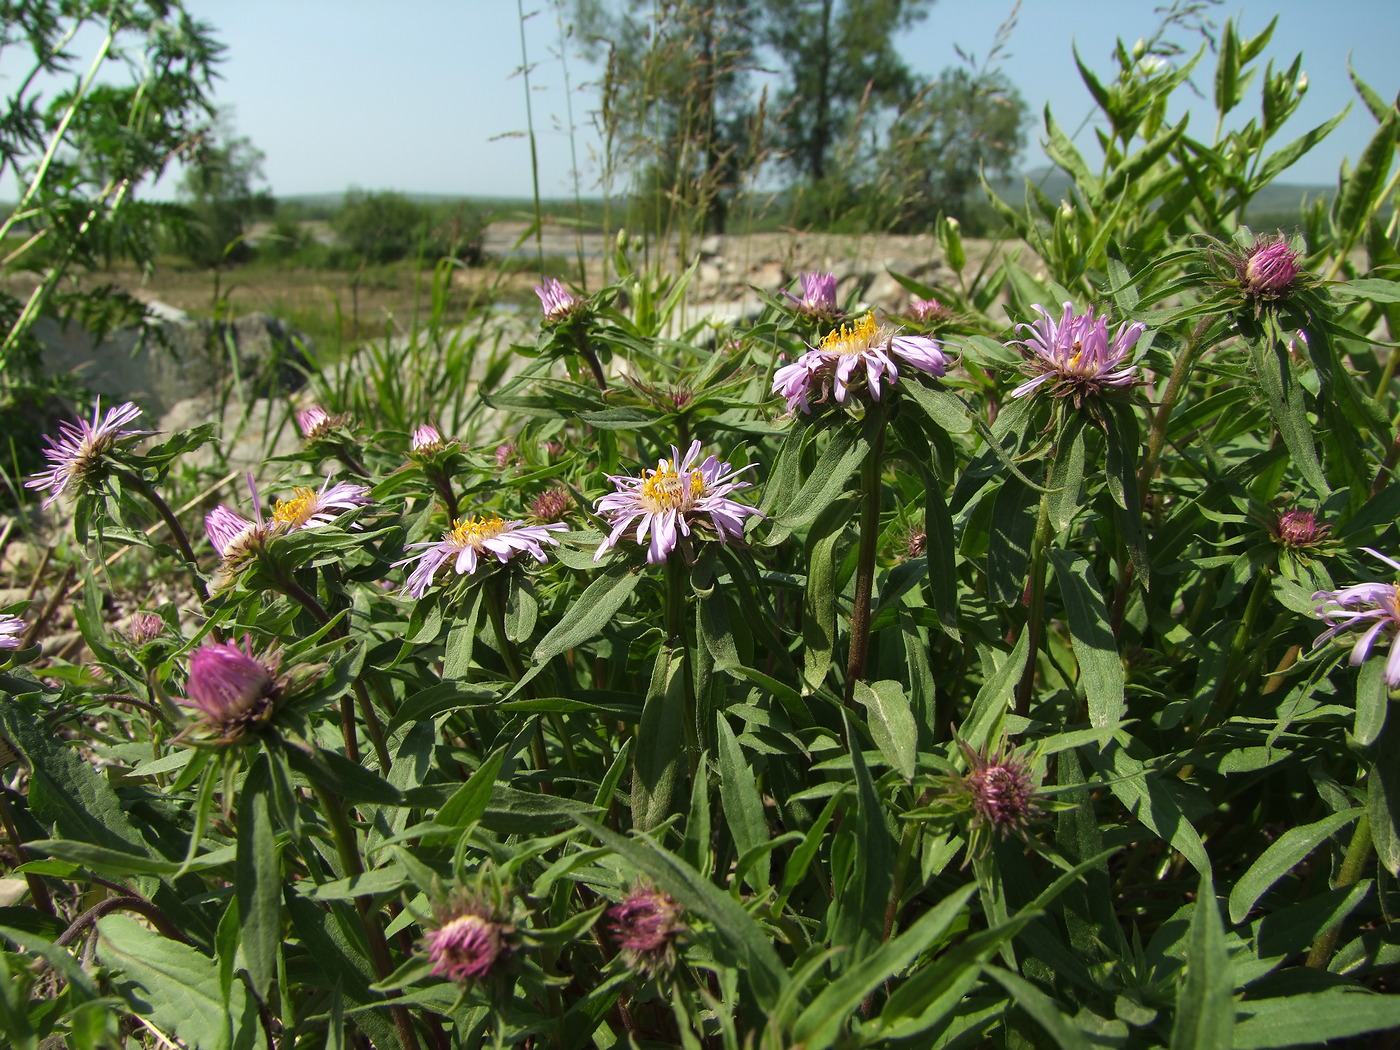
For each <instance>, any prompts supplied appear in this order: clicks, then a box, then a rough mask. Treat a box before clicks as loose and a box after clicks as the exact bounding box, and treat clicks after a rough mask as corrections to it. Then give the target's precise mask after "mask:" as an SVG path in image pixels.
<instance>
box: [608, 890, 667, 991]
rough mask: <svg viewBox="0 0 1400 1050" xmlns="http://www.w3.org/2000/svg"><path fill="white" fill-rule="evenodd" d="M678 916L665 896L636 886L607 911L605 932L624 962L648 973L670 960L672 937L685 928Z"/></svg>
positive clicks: (658, 891) (657, 891) (659, 892)
mask: <svg viewBox="0 0 1400 1050" xmlns="http://www.w3.org/2000/svg"><path fill="white" fill-rule="evenodd" d="M680 915H681V906H680V905H679V904H677V903H676V902H675V901H674V900H672V899H671V898H670V897H669V896H668V895H667V894H665V893H662V892H661V891H660V890H657V889H652V888H651V887H648V886H637V887H635V888H634V889H633V890H632V892H631V893H630V894H628V895H627V897H626V898H625V899H624V900H623V901H622V903H621V904H617V905H614V906H613V907H611V908H609V909H608V918H609V919H611V920H612V921H611V923H610V924H609V929H611V930H612V932H613V937H614V939H615V940H616V941H617V946H618V947H619V948H620V949H621V950H622V954H623V955H624V956H625V957H626V958H627V960H628V962H629V963H631V964H632V965H633V966H640V967H641V968H642V969H644V970H647V971H648V972H651V971H654V970H656V969H658V968H660V967H663V966H669V965H670V964H671V962H672V961H673V960H674V957H675V950H674V943H675V939H676V935H677V934H679V933H680V932H681V931H682V930H684V929H685V928H686V926H685V923H683V922H681V921H680Z"/></svg>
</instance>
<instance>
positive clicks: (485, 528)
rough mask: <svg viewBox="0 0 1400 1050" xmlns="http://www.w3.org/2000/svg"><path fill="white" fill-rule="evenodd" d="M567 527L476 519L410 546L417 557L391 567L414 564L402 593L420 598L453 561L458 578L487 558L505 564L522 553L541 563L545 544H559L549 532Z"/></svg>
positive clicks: (458, 524)
mask: <svg viewBox="0 0 1400 1050" xmlns="http://www.w3.org/2000/svg"><path fill="white" fill-rule="evenodd" d="M567 529H568V526H567V525H565V524H564V523H563V522H552V523H550V524H547V525H531V524H529V523H527V522H524V521H514V520H512V521H506V520H505V519H503V518H498V517H495V516H491V517H476V516H475V515H473V516H472V517H470V518H467V519H466V520H465V521H458V522H455V523H453V526H452V528H451V529H449V530H448V531H447V532H445V533H443V536H442V539H440V540H430V541H428V542H427V543H410V544H409V545H408V548H407V549H408V550H415V549H416V550H418V551H419V553H418V554H414V555H412V556H411V557H408V558H405V559H404V560H403V561H400V562H395V563H394V567H395V568H398V567H399V566H400V565H407V564H409V563H410V562H417V563H418V564H417V567H416V568H414V570H413V571H412V572H411V573H409V575H408V580H407V581H406V582H405V583H404V589H403V593H404V594H406V595H408V596H409V597H410V598H421V597H423V595H425V594H427V593H428V588H429V587H431V586H432V585H433V580H434V578H435V577H436V576H437V573H438V570H439V569H441V568H442V567H443V566H444V565H446V564H447V563H448V562H449V561H451V562H452V569H453V571H454V572H455V573H456V574H457V575H458V576H465V575H470V574H471V573H474V572H476V570H477V566H478V565H480V564H481V563H482V562H483V561H485V560H486V558H487V556H488V555H490V556H494V557H495V559H496V560H497V561H498V562H500V563H501V564H502V565H504V564H505V563H506V562H508V561H510V559H511V558H513V557H514V556H515V555H516V554H518V553H520V552H522V551H523V552H525V553H526V554H530V555H532V556H533V557H534V559H535V560H536V561H544V560H545V555H544V544H546V543H547V544H550V545H551V546H554V545H556V544H558V542H559V541H558V540H556V539H555V538H554V537H553V536H551V535H550V533H551V532H563V531H566V530H567Z"/></svg>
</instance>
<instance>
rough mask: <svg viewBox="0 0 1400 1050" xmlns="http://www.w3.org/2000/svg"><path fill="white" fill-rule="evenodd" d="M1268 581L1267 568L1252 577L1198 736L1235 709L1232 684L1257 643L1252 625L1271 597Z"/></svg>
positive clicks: (1217, 723) (1236, 695)
mask: <svg viewBox="0 0 1400 1050" xmlns="http://www.w3.org/2000/svg"><path fill="white" fill-rule="evenodd" d="M1272 577H1273V571H1272V570H1270V569H1269V568H1268V567H1267V566H1265V567H1261V568H1260V570H1259V573H1258V575H1257V576H1255V577H1254V587H1253V589H1251V590H1250V592H1249V602H1248V604H1246V605H1245V607H1244V618H1243V619H1241V620H1240V625H1239V627H1237V628H1236V629H1235V637H1234V638H1233V639H1232V640H1231V642H1230V653H1229V655H1228V656H1227V657H1226V658H1225V670H1224V671H1222V672H1221V675H1220V684H1219V685H1218V686H1217V687H1216V690H1215V695H1214V696H1213V697H1212V698H1211V702H1210V707H1209V709H1208V710H1209V714H1208V715H1207V716H1206V718H1205V719H1203V720H1202V722H1201V731H1202V732H1204V731H1205V730H1206V729H1209V728H1211V727H1213V726H1217V725H1219V724H1220V723H1222V722H1224V721H1225V720H1226V719H1227V718H1229V717H1230V715H1231V714H1233V713H1234V710H1235V708H1236V707H1238V706H1239V694H1238V692H1237V691H1236V688H1235V683H1236V681H1237V679H1238V678H1239V677H1240V670H1241V665H1242V664H1243V662H1244V660H1245V649H1246V648H1248V647H1250V646H1258V644H1259V639H1258V638H1256V637H1254V624H1255V622H1256V621H1257V620H1258V619H1259V612H1260V610H1261V609H1262V608H1263V607H1264V601H1265V599H1266V598H1268V596H1269V594H1270V593H1271V590H1272V588H1271V587H1270V580H1271V579H1272Z"/></svg>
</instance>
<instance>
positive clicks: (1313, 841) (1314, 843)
mask: <svg viewBox="0 0 1400 1050" xmlns="http://www.w3.org/2000/svg"><path fill="white" fill-rule="evenodd" d="M1361 813H1362V811H1361V810H1360V809H1351V810H1346V811H1345V812H1342V813H1333V814H1331V815H1330V816H1327V817H1324V818H1323V819H1321V820H1319V821H1317V822H1316V823H1314V824H1305V825H1303V826H1302V827H1299V828H1290V829H1289V830H1288V831H1285V832H1284V833H1283V834H1282V835H1280V836H1279V837H1278V839H1277V840H1276V841H1274V842H1272V843H1270V844H1269V848H1268V849H1266V850H1264V852H1263V853H1261V854H1260V855H1259V859H1258V860H1256V861H1255V862H1254V863H1253V864H1251V865H1250V866H1249V870H1248V871H1246V872H1245V873H1244V875H1243V876H1241V878H1240V881H1239V882H1237V883H1235V888H1234V889H1233V890H1231V891H1230V921H1231V922H1232V923H1240V922H1243V921H1244V920H1245V917H1246V916H1248V914H1249V910H1250V909H1251V908H1253V907H1254V905H1255V903H1256V902H1257V901H1258V900H1259V898H1260V897H1262V896H1264V894H1265V893H1267V892H1268V891H1269V888H1270V887H1272V886H1273V884H1274V883H1276V882H1278V880H1279V879H1281V878H1283V877H1284V876H1285V875H1287V874H1288V873H1289V872H1290V871H1291V870H1292V869H1293V867H1294V866H1295V865H1297V864H1299V863H1300V862H1301V861H1302V860H1303V858H1304V857H1306V856H1307V855H1308V854H1309V853H1311V852H1312V851H1313V850H1315V849H1317V847H1318V846H1320V845H1322V843H1324V842H1326V841H1327V840H1328V839H1329V838H1331V837H1332V836H1333V835H1334V834H1335V833H1336V832H1337V831H1338V830H1340V829H1341V828H1344V827H1346V826H1347V825H1348V824H1350V823H1351V822H1352V821H1353V820H1355V819H1356V818H1357V817H1359V816H1361Z"/></svg>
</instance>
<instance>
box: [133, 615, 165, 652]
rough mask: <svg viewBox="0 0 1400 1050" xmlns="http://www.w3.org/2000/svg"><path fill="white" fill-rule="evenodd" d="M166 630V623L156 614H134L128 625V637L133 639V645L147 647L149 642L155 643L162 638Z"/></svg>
mask: <svg viewBox="0 0 1400 1050" xmlns="http://www.w3.org/2000/svg"><path fill="white" fill-rule="evenodd" d="M164 630H165V621H164V620H162V619H161V618H160V617H159V616H157V615H156V614H155V613H148V612H138V613H132V614H131V619H130V620H128V621H127V623H126V636H127V637H128V638H129V639H131V644H132V645H145V644H146V643H147V642H153V641H155V640H156V639H157V638H159V637H160V636H161V633H162V632H164Z"/></svg>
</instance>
